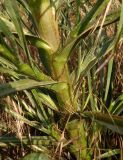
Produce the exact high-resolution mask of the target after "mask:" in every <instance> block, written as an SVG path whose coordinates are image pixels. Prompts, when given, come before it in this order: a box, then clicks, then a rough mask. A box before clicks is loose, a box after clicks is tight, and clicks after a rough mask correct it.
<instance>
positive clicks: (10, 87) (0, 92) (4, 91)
mask: <svg viewBox="0 0 123 160" xmlns="http://www.w3.org/2000/svg"><path fill="white" fill-rule="evenodd" d="M55 83H56V82H55V81H35V80H32V79H23V80H18V81H15V82H9V83H4V84H1V85H0V97H2V96H7V95H9V94H11V93H15V92H17V91H22V90H26V89H31V88H35V87H42V86H43V87H44V86H48V85H52V84H55Z"/></svg>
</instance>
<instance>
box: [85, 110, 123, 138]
mask: <svg viewBox="0 0 123 160" xmlns="http://www.w3.org/2000/svg"><path fill="white" fill-rule="evenodd" d="M84 115H85V116H87V117H88V118H90V119H92V120H94V121H95V122H97V123H99V124H101V125H103V126H105V127H107V128H109V129H111V130H112V131H114V132H117V133H120V134H122V135H123V117H121V116H114V115H111V114H104V113H100V112H84Z"/></svg>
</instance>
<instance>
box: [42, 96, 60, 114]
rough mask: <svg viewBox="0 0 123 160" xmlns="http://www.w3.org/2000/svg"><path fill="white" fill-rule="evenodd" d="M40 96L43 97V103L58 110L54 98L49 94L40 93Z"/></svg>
mask: <svg viewBox="0 0 123 160" xmlns="http://www.w3.org/2000/svg"><path fill="white" fill-rule="evenodd" d="M39 97H40V98H41V99H42V103H44V104H45V105H47V106H48V107H49V108H51V109H53V110H55V111H58V108H57V106H56V104H55V103H54V101H53V100H52V98H51V97H50V96H49V95H46V94H43V93H39Z"/></svg>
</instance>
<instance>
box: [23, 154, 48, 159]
mask: <svg viewBox="0 0 123 160" xmlns="http://www.w3.org/2000/svg"><path fill="white" fill-rule="evenodd" d="M21 160H51V157H50V156H49V155H47V154H45V153H30V154H28V155H26V156H25V157H24V158H22V159H21Z"/></svg>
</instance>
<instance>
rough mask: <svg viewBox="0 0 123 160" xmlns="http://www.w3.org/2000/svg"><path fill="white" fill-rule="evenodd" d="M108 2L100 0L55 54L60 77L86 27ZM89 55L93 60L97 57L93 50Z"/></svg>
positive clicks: (55, 67) (55, 65) (107, 0)
mask: <svg viewBox="0 0 123 160" xmlns="http://www.w3.org/2000/svg"><path fill="white" fill-rule="evenodd" d="M108 2H109V0H102V1H100V0H98V1H97V3H96V4H95V6H94V7H93V8H92V10H91V11H90V12H89V13H88V14H87V15H86V16H85V18H84V19H83V20H82V22H81V23H80V24H79V25H77V26H76V27H75V29H74V30H73V31H72V32H71V33H70V37H68V40H67V42H66V45H65V46H64V48H63V49H62V50H61V51H59V52H57V53H56V54H55V56H54V58H53V67H54V72H55V74H56V76H57V77H60V76H61V75H62V72H63V69H64V66H65V64H66V63H67V61H68V58H69V56H70V54H71V51H72V50H73V49H74V48H75V46H76V45H77V44H78V42H79V41H80V38H81V34H82V33H83V32H84V30H86V27H88V25H89V23H90V22H91V20H93V19H94V18H95V17H96V16H99V15H100V13H101V12H102V11H103V10H104V8H105V7H106V5H107V4H108ZM89 56H90V58H91V61H92V62H93V61H94V60H95V58H96V56H94V54H93V53H92V52H91V54H90V55H89ZM90 58H89V59H90Z"/></svg>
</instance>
